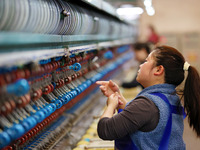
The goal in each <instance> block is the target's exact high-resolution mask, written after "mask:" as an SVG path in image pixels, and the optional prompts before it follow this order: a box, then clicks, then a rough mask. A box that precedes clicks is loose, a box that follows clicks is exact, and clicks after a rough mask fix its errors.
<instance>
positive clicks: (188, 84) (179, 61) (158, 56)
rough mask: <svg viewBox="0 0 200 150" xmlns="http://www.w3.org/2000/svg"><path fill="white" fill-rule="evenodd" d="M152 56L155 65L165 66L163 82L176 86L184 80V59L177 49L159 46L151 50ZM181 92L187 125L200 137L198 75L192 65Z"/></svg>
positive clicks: (199, 80)
mask: <svg viewBox="0 0 200 150" xmlns="http://www.w3.org/2000/svg"><path fill="white" fill-rule="evenodd" d="M152 56H153V57H154V58H155V61H156V64H155V65H156V66H159V65H162V66H163V67H164V68H165V83H169V84H174V85H176V86H178V85H179V84H181V82H182V81H183V80H184V72H185V71H184V70H183V66H184V63H185V59H184V57H183V55H182V54H181V53H180V52H179V51H178V50H176V49H175V48H172V47H169V46H160V47H157V48H156V49H155V51H153V54H152ZM182 94H183V95H182V96H183V97H184V109H185V110H186V113H187V115H188V120H189V125H190V127H193V129H194V130H195V132H196V133H197V136H198V137H200V77H199V74H198V72H197V70H196V69H195V68H194V67H193V66H190V67H189V69H188V76H187V79H186V81H185V87H184V89H183V93H182Z"/></svg>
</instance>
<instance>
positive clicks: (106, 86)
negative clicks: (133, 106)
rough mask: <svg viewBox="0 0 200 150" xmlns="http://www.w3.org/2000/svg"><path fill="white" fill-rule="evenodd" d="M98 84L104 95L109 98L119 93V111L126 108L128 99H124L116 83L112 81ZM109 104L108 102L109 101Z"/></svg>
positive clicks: (98, 82)
mask: <svg viewBox="0 0 200 150" xmlns="http://www.w3.org/2000/svg"><path fill="white" fill-rule="evenodd" d="M96 84H98V85H100V87H99V88H100V89H101V91H102V93H103V94H104V95H105V96H106V97H109V96H111V95H112V94H114V93H116V92H117V93H118V94H117V95H118V99H119V101H118V102H119V104H118V107H117V109H124V108H125V106H126V103H127V101H126V99H125V98H124V97H123V95H122V93H120V90H119V87H118V85H117V84H116V83H114V82H113V81H112V80H110V81H97V82H96ZM107 104H108V101H107Z"/></svg>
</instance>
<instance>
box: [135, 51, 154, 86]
mask: <svg viewBox="0 0 200 150" xmlns="http://www.w3.org/2000/svg"><path fill="white" fill-rule="evenodd" d="M154 68H155V61H154V59H153V57H152V53H150V54H149V56H148V57H147V58H146V61H145V62H144V63H143V64H141V65H140V69H139V70H138V75H137V78H136V79H137V81H138V82H139V83H140V84H141V85H142V86H144V87H148V86H149V85H150V84H151V81H152V77H153V76H154V71H155V70H154Z"/></svg>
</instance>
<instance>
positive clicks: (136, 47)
mask: <svg viewBox="0 0 200 150" xmlns="http://www.w3.org/2000/svg"><path fill="white" fill-rule="evenodd" d="M133 48H134V50H135V51H140V50H142V49H145V50H146V52H147V54H149V53H150V51H151V50H150V47H149V45H148V44H147V43H140V42H137V43H135V44H133Z"/></svg>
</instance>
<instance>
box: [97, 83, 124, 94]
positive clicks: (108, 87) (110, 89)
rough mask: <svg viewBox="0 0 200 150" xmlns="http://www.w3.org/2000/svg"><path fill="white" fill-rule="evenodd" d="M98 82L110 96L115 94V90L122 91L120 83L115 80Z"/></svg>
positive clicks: (104, 92)
mask: <svg viewBox="0 0 200 150" xmlns="http://www.w3.org/2000/svg"><path fill="white" fill-rule="evenodd" d="M96 84H98V85H100V87H99V88H100V89H101V91H102V93H103V94H104V95H105V96H106V97H109V96H110V95H112V94H114V93H115V92H118V93H119V92H120V91H119V87H118V85H117V84H116V83H115V82H113V81H112V80H110V81H97V82H96Z"/></svg>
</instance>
